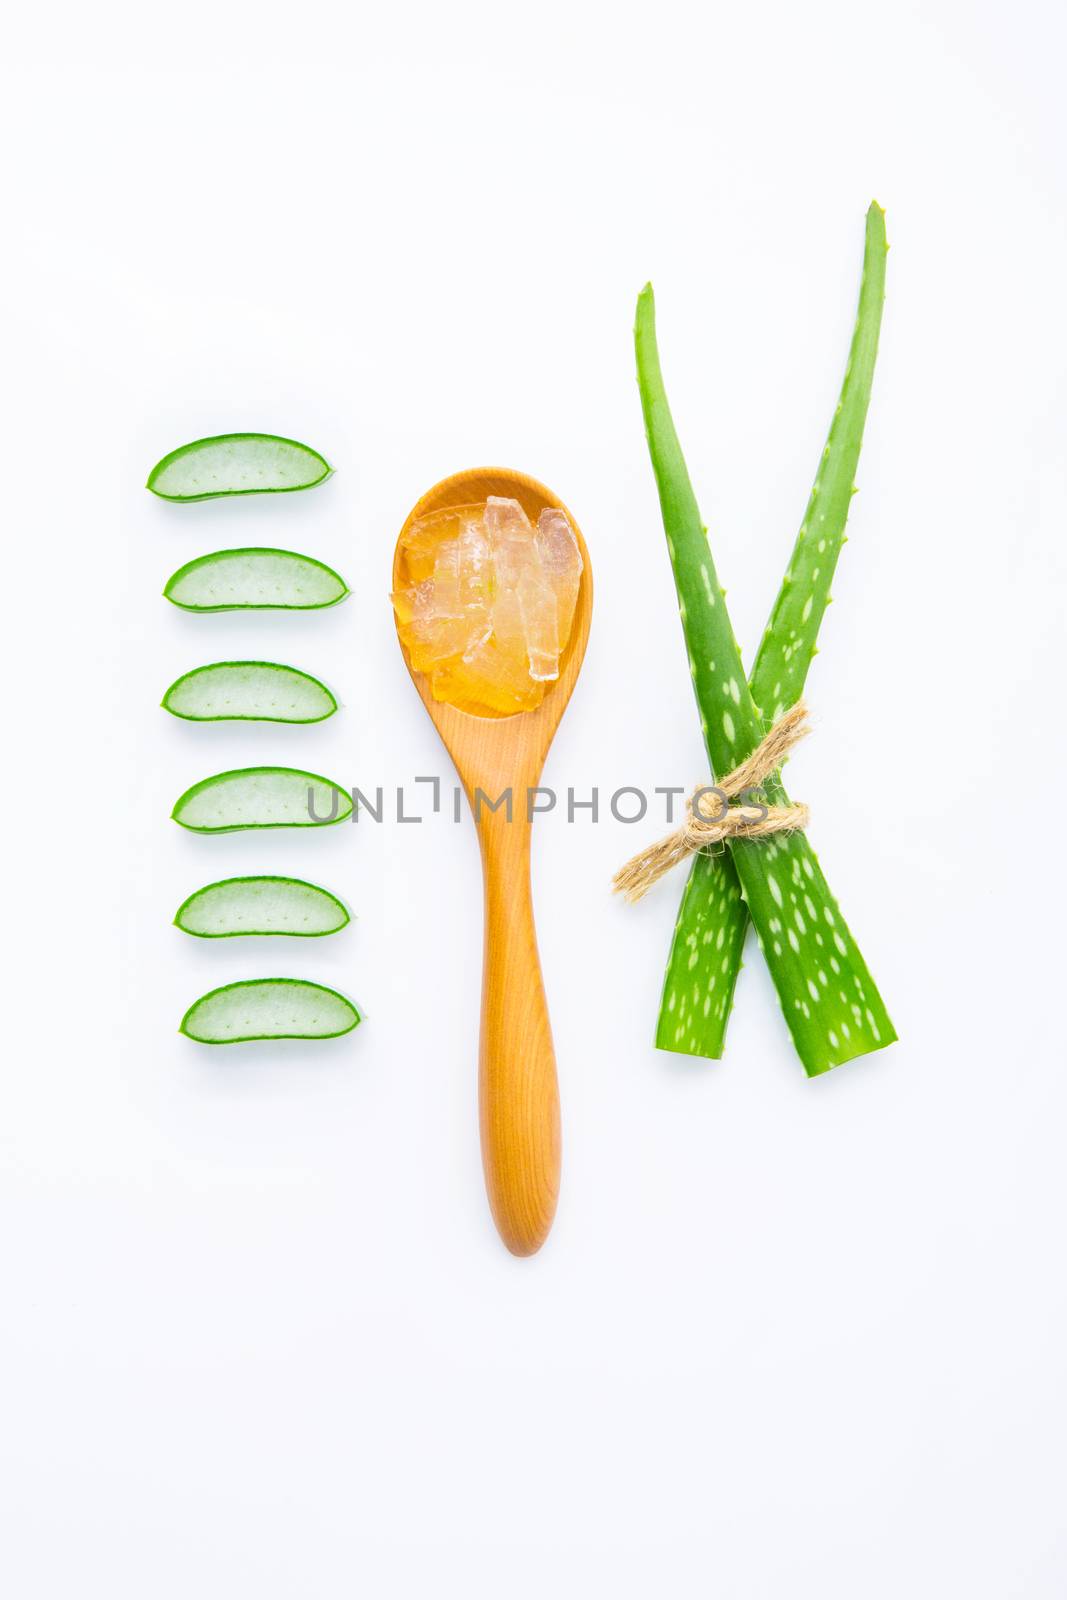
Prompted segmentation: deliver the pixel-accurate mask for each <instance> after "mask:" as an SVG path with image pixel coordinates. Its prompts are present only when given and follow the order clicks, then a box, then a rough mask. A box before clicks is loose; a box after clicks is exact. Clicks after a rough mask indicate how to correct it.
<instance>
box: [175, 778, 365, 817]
mask: <svg viewBox="0 0 1067 1600" xmlns="http://www.w3.org/2000/svg"><path fill="white" fill-rule="evenodd" d="M309 790H311V791H312V793H313V802H312V803H313V805H314V810H315V817H312V816H311V815H310V807H309V804H308V791H309ZM335 796H336V800H337V815H336V816H332V815H331V811H332V808H333V804H334V798H335ZM351 815H352V796H351V795H350V794H349V793H348V792H347V791H346V790H345V789H344V787H343V785H341V784H339V783H334V782H333V780H332V779H330V778H322V777H320V776H319V775H318V774H317V773H314V772H303V771H301V770H300V769H299V768H296V767H241V768H238V769H237V770H235V771H233V772H218V773H216V774H215V776H214V777H212V778H202V779H201V781H200V782H199V783H194V784H193V786H192V788H191V789H186V791H185V793H184V794H183V795H180V796H179V798H178V799H177V800H176V801H175V803H174V810H173V811H172V812H171V816H172V817H173V818H174V821H175V822H177V823H178V824H179V825H180V826H181V827H183V828H188V829H189V830H190V832H192V833H237V832H239V831H244V830H245V829H248V828H328V827H330V826H332V825H333V824H334V823H337V822H344V821H345V820H346V818H348V817H350V816H351ZM317 818H321V819H322V820H321V821H319V820H316V819H317Z"/></svg>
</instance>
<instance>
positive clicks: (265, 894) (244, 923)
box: [174, 877, 350, 939]
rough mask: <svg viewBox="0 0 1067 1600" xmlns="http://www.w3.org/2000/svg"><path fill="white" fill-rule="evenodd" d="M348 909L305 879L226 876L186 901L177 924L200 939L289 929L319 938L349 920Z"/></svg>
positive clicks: (295, 935) (294, 933) (287, 931)
mask: <svg viewBox="0 0 1067 1600" xmlns="http://www.w3.org/2000/svg"><path fill="white" fill-rule="evenodd" d="M349 920H350V918H349V914H348V908H347V906H345V905H344V904H343V903H342V902H341V901H340V900H338V898H337V896H336V895H335V894H331V893H330V891H329V890H328V889H320V888H319V886H318V884H315V883H307V882H305V881H304V879H303V878H271V877H258V878H255V877H249V878H223V879H222V880H221V881H220V882H219V883H207V884H205V885H204V887H203V888H202V889H197V890H196V892H195V893H194V894H191V895H190V896H189V898H188V899H187V900H183V901H182V903H181V905H180V906H179V907H178V910H177V912H176V913H175V917H174V926H175V927H176V928H180V929H181V930H182V932H183V933H191V934H193V936H194V937H195V938H197V939H236V938H240V937H242V936H244V935H251V934H256V935H263V936H272V935H275V934H288V935H289V936H290V937H292V938H296V939H321V938H324V937H325V936H326V935H327V934H330V933H340V931H341V929H342V928H346V927H347V926H348V923H349Z"/></svg>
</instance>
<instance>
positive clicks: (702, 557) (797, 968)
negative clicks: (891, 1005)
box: [634, 285, 896, 1077]
mask: <svg viewBox="0 0 1067 1600" xmlns="http://www.w3.org/2000/svg"><path fill="white" fill-rule="evenodd" d="M634 339H635V348H636V354H637V372H638V387H639V390H640V395H641V405H642V410H643V412H644V418H645V431H646V434H647V437H648V447H649V454H650V456H651V459H652V467H653V471H654V473H655V477H656V484H657V488H658V490H659V498H660V508H661V511H662V515H663V525H664V531H665V533H666V536H667V547H668V550H669V552H670V556H671V564H672V566H673V569H674V578H675V586H676V588H677V591H678V610H679V614H680V616H681V619H682V627H683V630H684V633H685V639H686V646H687V650H688V654H689V670H690V673H691V675H692V679H693V686H694V689H695V692H696V697H697V705H698V709H699V711H700V723H701V730H702V732H703V735H704V744H705V747H706V750H707V754H708V759H709V761H710V762H711V767H712V771H713V772H714V773H716V774H719V775H720V776H721V775H724V774H725V773H727V772H729V771H730V770H731V769H732V768H734V767H736V766H737V764H738V763H739V762H740V761H742V760H743V759H744V758H745V757H746V756H747V755H749V754H751V752H752V751H753V750H754V749H755V748H756V746H757V745H758V744H759V742H760V740H761V739H762V737H763V732H764V729H763V724H762V721H761V718H760V714H759V712H758V710H757V708H756V704H755V701H754V700H753V698H752V694H751V691H750V690H749V687H748V682H747V680H746V678H745V675H744V670H743V668H742V665H741V656H740V652H739V650H738V648H737V641H736V639H735V638H734V633H733V628H732V627H731V624H730V618H729V615H728V613H727V609H726V603H725V599H724V596H723V591H722V589H721V587H720V585H719V581H718V577H717V574H716V571H715V566H714V562H713V560H712V556H711V550H710V547H709V544H708V539H707V533H706V530H705V528H704V525H703V523H702V522H701V519H700V512H699V509H698V507H697V502H696V496H695V495H694V493H693V488H692V484H691V482H690V479H689V472H688V469H687V467H686V464H685V458H684V456H683V454H682V449H681V445H680V443H679V441H678V436H677V433H676V432H675V428H674V423H673V421H672V419H671V414H670V408H669V406H668V403H667V395H666V391H665V389H664V385H663V377H662V373H661V371H660V362H659V351H658V348H657V345H656V326H655V304H654V300H653V296H652V288H651V285H649V286H647V287H646V288H645V289H644V290H643V291H642V293H641V295H640V296H639V298H638V302H637V320H636V326H635V330H634ZM764 787H765V790H766V793H767V796H768V799H769V800H770V802H771V803H772V804H787V803H788V798H787V796H786V793H785V789H784V786H783V785H782V783H781V781H780V780H772V781H770V782H768V783H767V784H766V785H765V786H764ZM729 849H730V852H731V855H732V858H733V862H734V866H735V867H736V869H737V875H738V878H739V879H740V883H741V893H742V896H743V898H744V900H745V902H746V904H747V906H748V911H749V915H750V916H751V918H752V921H753V924H754V925H755V928H756V933H757V937H758V938H759V941H760V948H761V949H762V950H763V953H764V956H765V959H766V961H767V965H768V968H769V970H770V973H771V977H772V979H773V981H774V985H775V988H776V990H777V992H778V999H779V1003H780V1004H781V1007H782V1013H783V1015H784V1017H785V1020H786V1024H787V1026H788V1027H789V1030H790V1033H791V1034H792V1037H793V1042H794V1045H795V1046H796V1049H797V1053H798V1055H799V1056H800V1059H801V1061H802V1063H803V1065H804V1069H805V1071H806V1072H807V1073H808V1075H809V1077H814V1076H815V1075H817V1074H818V1073H821V1072H826V1071H828V1070H829V1069H830V1068H831V1067H835V1066H838V1065H840V1064H841V1063H842V1062H844V1061H848V1060H851V1059H852V1058H853V1057H854V1056H857V1055H862V1054H865V1053H866V1052H868V1051H871V1050H878V1049H881V1048H882V1047H883V1046H884V1045H886V1044H889V1043H891V1041H892V1040H893V1039H894V1038H895V1037H896V1034H895V1032H894V1031H893V1026H892V1024H891V1022H890V1021H889V1017H888V1015H887V1013H886V1011H885V1007H884V1005H883V1003H882V999H881V996H880V995H879V993H878V991H877V989H876V987H875V985H874V981H873V979H872V978H871V975H870V973H869V972H868V970H867V966H866V963H865V962H864V960H863V958H862V956H861V955H860V952H859V950H858V948H857V946H856V944H855V941H854V940H853V938H852V936H851V934H850V933H849V930H848V927H847V925H846V924H845V921H844V918H843V917H842V915H841V912H840V910H839V908H838V905H837V902H836V901H835V900H834V898H833V896H832V895H831V893H830V890H829V887H828V885H827V883H826V880H825V878H824V877H823V875H822V871H821V869H820V867H819V864H818V861H817V859H816V856H815V852H814V851H813V850H812V848H811V846H810V844H809V843H808V840H807V837H806V835H805V834H803V833H797V834H791V835H779V836H778V837H776V838H773V839H767V840H760V841H752V842H750V843H744V842H740V841H736V842H731V844H730V846H729ZM717 937H718V932H717V930H716V929H714V928H713V927H711V926H710V925H709V926H706V927H704V929H703V931H702V934H701V938H702V939H703V941H704V944H703V947H702V946H701V945H700V944H699V943H698V944H697V945H696V947H695V948H693V949H691V951H690V953H691V954H695V956H696V960H695V961H694V963H693V969H692V972H691V973H690V975H689V976H690V978H691V979H692V981H691V983H690V984H689V986H688V987H682V986H679V987H678V988H676V989H674V990H673V991H672V994H671V995H670V996H668V998H667V1010H668V1014H669V1015H670V1017H671V1018H672V1020H673V1022H674V1026H675V1030H676V1034H677V1043H676V1045H675V1048H678V1047H680V1046H681V1044H682V1042H683V1040H684V1039H685V1037H686V1035H687V1032H688V1030H689V1027H690V1023H689V1018H690V1016H691V1015H692V1014H693V1012H698V1013H699V1014H700V1015H701V1016H710V1015H711V1014H712V1012H713V1011H715V1010H717V1009H718V1010H720V1011H721V1014H722V1016H723V1018H725V1016H726V1013H727V1010H728V1008H729V1004H730V1000H731V997H732V986H731V988H729V989H727V987H726V985H725V982H724V984H723V985H722V986H721V987H720V985H719V982H718V976H721V977H722V978H723V979H724V980H725V979H726V977H727V975H728V970H729V959H730V957H729V956H727V955H724V956H721V957H720V958H719V975H718V976H716V974H714V973H712V974H711V975H710V976H706V974H705V970H702V963H701V959H700V957H701V948H703V949H705V950H706V949H707V947H708V945H714V942H715V939H717ZM723 960H725V961H726V962H727V966H726V967H724V966H723V964H722V963H723Z"/></svg>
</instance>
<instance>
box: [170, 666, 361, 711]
mask: <svg viewBox="0 0 1067 1600" xmlns="http://www.w3.org/2000/svg"><path fill="white" fill-rule="evenodd" d="M163 705H164V707H165V709H166V710H167V711H170V712H172V713H173V714H174V716H176V717H184V718H185V719H186V720H187V721H190V722H219V721H227V720H238V721H252V722H321V721H322V720H323V719H324V718H325V717H329V716H332V715H333V713H334V712H335V711H336V710H337V702H336V700H335V699H334V697H333V695H332V694H331V693H330V691H329V690H328V689H327V688H326V686H325V684H323V683H320V682H319V680H318V679H317V678H312V677H310V676H309V675H308V674H307V673H306V672H298V671H297V669H296V668H295V667H285V666H281V665H278V664H276V663H274V662H269V661H219V662H215V663H214V664H213V665H211V666H207V667H197V668H196V670H195V671H193V672H187V673H186V674H185V676H184V677H182V678H179V679H178V681H177V682H176V683H172V684H171V686H170V688H169V689H168V690H167V692H166V694H165V695H164V696H163Z"/></svg>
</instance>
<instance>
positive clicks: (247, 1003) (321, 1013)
mask: <svg viewBox="0 0 1067 1600" xmlns="http://www.w3.org/2000/svg"><path fill="white" fill-rule="evenodd" d="M360 1020H361V1019H360V1015H359V1012H358V1011H357V1010H356V1008H355V1006H354V1005H353V1004H352V1002H351V1001H350V1000H346V999H345V997H344V995H342V994H338V993H337V991H336V990H335V989H327V988H324V987H323V985H322V984H318V983H305V982H303V981H302V980H301V979H299V978H259V979H252V980H250V981H249V982H247V983H230V984H227V985H226V986H225V988H222V989H213V990H211V992H210V993H209V994H205V995H202V996H201V998H200V999H199V1000H196V1001H194V1003H193V1004H192V1005H191V1006H190V1007H189V1009H188V1011H187V1012H186V1013H185V1016H184V1017H183V1018H182V1022H181V1032H182V1033H184V1034H185V1035H186V1036H187V1037H188V1038H190V1039H195V1040H197V1041H198V1042H199V1043H201V1044H241V1043H245V1042H247V1041H249V1040H253V1039H334V1038H336V1037H337V1036H338V1035H339V1034H342V1033H350V1032H351V1030H352V1029H353V1028H354V1027H355V1026H356V1024H357V1023H358V1022H359V1021H360Z"/></svg>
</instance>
